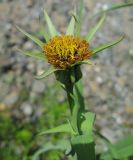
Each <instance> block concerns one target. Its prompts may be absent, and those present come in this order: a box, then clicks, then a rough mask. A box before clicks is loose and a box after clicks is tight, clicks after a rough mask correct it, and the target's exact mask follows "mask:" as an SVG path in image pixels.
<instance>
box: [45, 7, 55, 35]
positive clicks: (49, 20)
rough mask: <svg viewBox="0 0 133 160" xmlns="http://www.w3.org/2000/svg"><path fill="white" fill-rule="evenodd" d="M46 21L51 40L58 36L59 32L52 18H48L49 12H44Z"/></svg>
mask: <svg viewBox="0 0 133 160" xmlns="http://www.w3.org/2000/svg"><path fill="white" fill-rule="evenodd" d="M44 15H45V19H46V22H47V25H48V29H49V33H50V35H51V38H52V37H54V36H56V35H58V32H57V31H56V29H55V27H54V25H53V23H52V21H51V19H50V17H49V16H48V14H47V12H46V11H45V10H44Z"/></svg>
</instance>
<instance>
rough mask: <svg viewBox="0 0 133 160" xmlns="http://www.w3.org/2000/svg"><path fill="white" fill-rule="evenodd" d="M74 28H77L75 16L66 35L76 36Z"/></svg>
mask: <svg viewBox="0 0 133 160" xmlns="http://www.w3.org/2000/svg"><path fill="white" fill-rule="evenodd" d="M74 26H75V19H74V16H72V18H71V20H70V23H69V25H68V28H67V31H66V35H74Z"/></svg>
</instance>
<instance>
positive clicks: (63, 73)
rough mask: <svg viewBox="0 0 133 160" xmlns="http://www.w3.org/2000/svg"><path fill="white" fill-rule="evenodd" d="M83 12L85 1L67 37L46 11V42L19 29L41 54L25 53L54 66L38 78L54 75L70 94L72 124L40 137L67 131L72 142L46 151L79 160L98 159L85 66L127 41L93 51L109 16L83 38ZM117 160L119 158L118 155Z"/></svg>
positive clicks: (60, 142) (70, 26)
mask: <svg viewBox="0 0 133 160" xmlns="http://www.w3.org/2000/svg"><path fill="white" fill-rule="evenodd" d="M83 10H84V7H83V2H82V0H81V3H80V8H79V10H78V11H77V13H76V12H74V14H73V15H72V17H71V20H70V23H69V25H68V27H67V30H66V33H65V34H63V35H61V34H60V33H59V31H57V30H56V29H55V27H54V25H53V23H52V21H51V19H50V17H49V16H48V14H47V12H46V11H44V17H45V20H46V22H47V25H48V30H49V32H48V33H47V31H44V32H43V33H44V37H45V40H46V42H43V41H41V40H39V39H38V38H37V37H35V36H33V35H31V34H29V33H27V32H25V31H24V30H22V29H21V28H20V27H17V28H18V29H19V30H20V31H21V32H22V33H24V34H25V35H26V36H27V37H28V38H30V39H31V40H33V41H34V42H35V43H36V44H37V45H38V46H39V47H40V50H39V51H35V52H34V51H33V52H25V51H24V52H23V51H21V52H23V53H24V54H26V55H28V56H31V57H33V58H37V59H39V60H43V61H44V62H48V63H49V64H50V67H49V69H47V70H46V71H44V73H42V74H41V75H38V76H36V78H37V79H42V78H45V77H46V76H48V75H50V74H52V73H54V74H55V77H56V79H57V80H58V81H59V82H60V84H61V87H62V88H63V89H64V90H65V91H66V93H67V96H68V102H69V106H70V111H71V115H70V118H69V121H68V123H66V124H61V125H60V126H57V127H55V128H52V129H49V130H47V131H44V132H43V133H40V135H42V134H51V133H58V132H66V133H68V134H69V135H70V136H71V139H70V140H59V142H58V143H57V145H52V144H48V145H46V147H45V148H44V149H43V150H42V151H43V152H46V151H48V150H50V149H61V150H65V151H66V154H67V155H72V156H73V157H74V158H75V159H76V160H95V159H96V154H95V144H94V129H93V124H94V120H95V114H94V113H92V112H87V111H86V110H85V104H84V98H83V93H82V91H83V88H82V84H81V79H82V71H81V68H80V67H81V65H82V64H86V65H91V64H93V62H92V61H91V57H93V56H94V55H96V54H98V53H100V52H101V51H103V50H104V49H106V48H109V47H111V46H113V45H115V44H117V43H119V42H120V41H121V40H122V39H123V36H122V37H120V38H118V39H117V40H115V41H112V42H108V43H106V44H103V45H101V46H99V47H96V48H91V47H90V46H91V40H92V38H93V36H94V34H95V33H96V31H97V30H98V29H99V28H100V26H101V25H102V24H103V22H104V20H105V14H103V15H102V16H101V18H100V20H99V22H98V23H97V25H96V26H94V27H93V28H92V29H91V30H90V31H89V32H88V33H87V34H86V36H85V37H82V35H81V34H80V31H81V26H82V19H83ZM98 135H100V134H98ZM100 136H101V135H100ZM104 139H105V138H104ZM105 140H106V139H105ZM106 143H107V144H109V141H108V140H106ZM109 146H111V145H109ZM110 148H111V147H110ZM113 151H114V150H113ZM40 153H41V152H39V153H37V154H36V155H35V156H34V159H36V157H37V156H38V155H39V154H40ZM115 156H116V155H115ZM116 158H118V157H117V156H116ZM101 159H109V156H106V155H105V156H102V158H101Z"/></svg>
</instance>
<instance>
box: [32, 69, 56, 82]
mask: <svg viewBox="0 0 133 160" xmlns="http://www.w3.org/2000/svg"><path fill="white" fill-rule="evenodd" d="M58 70H59V69H57V68H53V67H50V68H49V69H47V70H46V71H44V72H43V73H42V74H41V75H38V76H36V77H35V78H36V79H43V78H45V77H47V76H49V75H50V74H52V73H54V72H56V71H58Z"/></svg>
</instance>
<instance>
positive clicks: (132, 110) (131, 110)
mask: <svg viewBox="0 0 133 160" xmlns="http://www.w3.org/2000/svg"><path fill="white" fill-rule="evenodd" d="M126 112H127V113H128V114H132V115H133V106H126Z"/></svg>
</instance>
